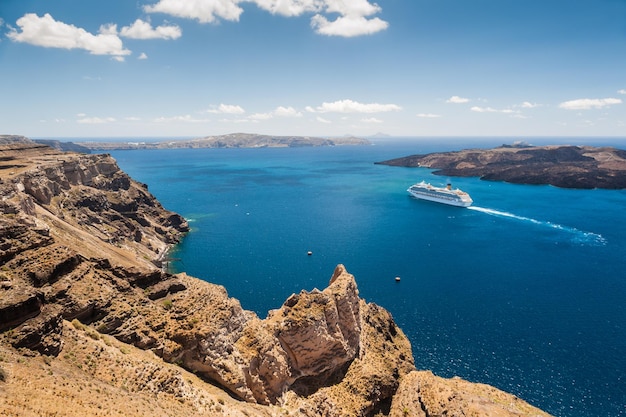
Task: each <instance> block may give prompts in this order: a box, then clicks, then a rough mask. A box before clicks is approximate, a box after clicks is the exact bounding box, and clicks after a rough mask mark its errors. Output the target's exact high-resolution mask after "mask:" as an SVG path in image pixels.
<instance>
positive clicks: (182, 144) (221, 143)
mask: <svg viewBox="0 0 626 417" xmlns="http://www.w3.org/2000/svg"><path fill="white" fill-rule="evenodd" d="M36 142H38V143H43V144H46V145H48V146H52V147H54V148H56V149H59V150H63V151H68V150H69V151H78V152H83V153H88V152H89V151H112V150H132V149H185V148H187V149H200V148H295V147H309V146H311V147H312V146H341V145H370V144H371V143H370V142H369V141H368V140H367V139H361V138H356V137H352V136H349V137H348V136H347V137H338V138H321V137H314V136H274V135H259V134H255V133H230V134H227V135H218V136H205V137H202V138H196V139H170V140H162V141H156V142H142V141H126V142H122V141H102V142H100V141H74V142H60V141H51V140H42V139H38V140H36Z"/></svg>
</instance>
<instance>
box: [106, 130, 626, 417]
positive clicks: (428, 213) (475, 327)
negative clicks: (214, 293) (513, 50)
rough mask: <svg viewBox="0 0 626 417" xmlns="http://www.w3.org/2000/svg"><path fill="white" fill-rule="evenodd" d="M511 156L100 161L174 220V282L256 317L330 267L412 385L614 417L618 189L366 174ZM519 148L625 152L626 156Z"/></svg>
mask: <svg viewBox="0 0 626 417" xmlns="http://www.w3.org/2000/svg"><path fill="white" fill-rule="evenodd" d="M511 142H512V139H511V140H507V139H504V140H503V139H489V138H488V139H484V138H433V139H426V138H415V139H410V138H401V139H400V138H386V139H379V140H375V141H374V144H373V145H372V146H359V147H352V146H341V147H324V148H280V149H269V148H263V149H203V150H197V149H196V150H184V149H181V150H150V151H147V150H144V151H116V152H113V153H112V154H113V156H114V157H115V158H116V159H117V161H118V163H119V165H120V167H121V168H122V169H124V170H125V171H126V172H128V173H129V174H130V175H131V176H133V177H134V178H135V179H137V180H139V181H141V182H144V183H147V184H148V185H149V190H150V191H151V192H152V193H153V194H154V195H155V196H156V197H157V198H158V199H159V200H160V201H161V202H162V203H163V205H164V206H165V207H166V208H168V209H170V210H173V211H176V212H178V213H180V214H182V215H183V216H184V217H185V218H186V219H188V220H189V222H190V225H191V227H192V229H191V232H190V233H189V234H188V235H187V236H186V237H185V239H184V240H183V242H182V243H181V244H180V245H179V246H178V247H176V248H175V249H174V250H173V251H172V254H171V256H172V257H173V258H176V259H177V260H176V261H175V262H174V263H173V268H174V269H175V270H176V271H185V272H187V273H188V274H190V275H193V276H196V277H198V278H201V279H203V280H207V281H210V282H214V283H218V284H222V285H224V286H225V287H226V289H227V290H228V292H229V295H230V296H232V297H236V298H238V299H239V300H240V301H241V304H242V306H243V307H244V308H246V309H248V310H253V311H255V312H256V313H257V314H258V315H259V316H260V317H265V316H266V314H267V312H268V311H269V310H271V309H275V308H278V307H280V305H281V304H282V302H283V301H284V300H285V299H286V298H287V297H289V295H290V294H292V293H295V292H300V291H301V290H302V289H305V290H312V289H313V288H319V289H322V288H324V287H326V285H327V284H328V280H329V279H330V277H331V275H332V273H333V270H334V268H335V266H336V265H337V264H340V263H341V264H344V265H345V266H346V268H347V269H348V271H349V272H351V273H352V274H353V275H354V276H355V277H356V280H357V284H358V286H359V291H360V295H361V297H363V298H364V299H365V300H367V301H368V302H373V303H376V304H379V305H381V306H383V307H385V308H386V309H387V310H389V311H390V312H391V313H392V315H393V317H394V319H395V321H396V322H397V323H398V325H399V326H400V327H401V328H402V329H403V331H404V332H405V333H406V335H407V336H408V338H409V339H410V340H411V343H412V346H413V354H414V356H415V362H416V366H417V368H418V369H430V370H432V371H433V372H434V373H435V374H437V375H440V376H444V377H452V376H460V377H462V378H464V379H467V380H470V381H474V382H482V383H487V384H491V385H494V386H496V387H498V388H500V389H502V390H505V391H508V392H511V393H513V394H515V395H517V396H519V397H520V398H522V399H524V400H526V401H528V402H530V403H531V404H533V405H535V406H537V407H540V408H542V409H543V410H545V411H547V412H549V413H551V414H553V415H555V416H572V417H574V416H575V417H582V416H590V417H591V416H594V417H595V416H620V415H626V308H625V306H624V302H625V301H626V216H625V209H626V191H625V190H568V189H560V188H556V187H552V186H529V185H514V184H507V183H501V182H488V181H482V180H480V179H479V178H448V177H441V176H437V175H434V174H433V173H432V171H431V170H429V169H425V168H399V167H389V166H384V165H376V164H374V162H376V161H382V160H386V159H390V158H396V157H401V156H407V155H412V154H418V153H429V152H435V151H447V150H459V149H463V148H470V147H481V148H488V147H492V146H497V145H500V144H502V143H511ZM530 142H532V143H533V144H547V143H571V144H593V145H613V146H617V147H620V148H622V149H626V139H622V140H620V139H611V138H607V139H598V138H594V139H585V138H572V139H567V138H557V139H554V138H552V139H541V138H535V139H532V140H530ZM421 180H426V181H428V182H431V183H433V184H434V185H443V184H445V183H446V182H447V181H448V180H451V181H452V183H453V186H454V187H455V188H456V187H459V188H461V189H462V190H464V191H467V192H468V193H470V194H471V196H472V198H473V199H474V206H473V207H471V208H467V209H463V208H457V207H450V206H445V205H441V204H438V203H432V202H427V201H421V200H416V199H413V198H411V197H410V196H409V195H408V193H407V192H406V189H407V188H408V186H410V185H411V184H413V183H415V182H418V181H421ZM309 251H311V252H312V255H308V254H307V253H308V252H309ZM395 277H400V278H401V280H400V281H399V282H396V280H395Z"/></svg>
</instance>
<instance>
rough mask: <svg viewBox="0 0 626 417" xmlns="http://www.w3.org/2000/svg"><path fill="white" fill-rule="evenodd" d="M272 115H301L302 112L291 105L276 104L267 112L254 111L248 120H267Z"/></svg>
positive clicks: (271, 117)
mask: <svg viewBox="0 0 626 417" xmlns="http://www.w3.org/2000/svg"><path fill="white" fill-rule="evenodd" d="M274 117H302V113H300V112H299V111H297V110H296V109H294V108H293V107H283V106H278V107H276V108H275V109H274V110H273V111H271V112H269V113H255V114H252V115H250V116H249V117H248V118H249V119H250V120H256V121H259V120H269V119H273V118H274Z"/></svg>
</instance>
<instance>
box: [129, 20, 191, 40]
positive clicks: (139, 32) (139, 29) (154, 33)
mask: <svg viewBox="0 0 626 417" xmlns="http://www.w3.org/2000/svg"><path fill="white" fill-rule="evenodd" d="M182 34H183V32H182V31H181V29H180V28H179V27H178V26H157V27H155V28H153V27H152V25H151V24H150V23H149V22H144V21H143V20H141V19H137V20H135V22H134V23H133V24H132V25H130V26H124V27H123V28H121V29H120V36H123V37H125V38H130V39H178V38H180V37H181V36H182Z"/></svg>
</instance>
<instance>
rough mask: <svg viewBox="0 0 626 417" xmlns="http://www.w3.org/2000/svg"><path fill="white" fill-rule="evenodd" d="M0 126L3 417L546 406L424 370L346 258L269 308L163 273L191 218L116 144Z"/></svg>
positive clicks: (441, 411) (495, 410) (513, 410)
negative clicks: (63, 144)
mask: <svg viewBox="0 0 626 417" xmlns="http://www.w3.org/2000/svg"><path fill="white" fill-rule="evenodd" d="M0 140H4V141H5V143H4V144H2V145H0V216H2V222H1V223H0V416H18V415H19V416H44V415H47V416H54V415H63V416H86V415H87V416H91V415H108V416H116V415H118V416H127V415H134V416H148V415H150V416H152V415H171V416H180V415H185V416H200V415H212V416H215V415H217V416H219V415H224V416H252V415H254V416H277V415H301V416H311V417H313V416H374V415H402V416H407V415H415V416H434V415H445V414H446V413H447V414H448V415H450V413H455V414H453V415H460V414H461V413H466V412H474V410H479V411H480V410H487V409H488V410H490V411H489V413H490V415H503V416H513V415H515V416H519V415H547V414H545V413H542V412H541V411H540V410H537V409H535V408H533V407H531V406H529V405H528V404H526V403H524V402H523V401H521V400H519V399H516V398H514V397H513V396H510V395H508V394H505V393H502V392H501V391H498V390H496V389H495V388H492V387H487V386H481V385H478V384H471V383H469V382H465V381H460V380H456V379H453V380H444V379H441V378H437V377H434V376H433V375H432V374H428V373H423V372H417V371H416V370H415V367H414V361H413V356H412V353H411V347H410V344H409V342H408V339H407V338H406V336H405V335H404V334H403V333H402V331H401V329H399V328H398V327H397V326H396V324H395V323H394V321H393V319H392V317H391V315H390V314H389V313H388V312H387V311H386V310H384V309H383V308H381V307H379V306H377V305H375V304H372V303H367V302H366V301H365V300H363V299H361V298H360V297H359V293H358V288H357V285H356V280H355V278H354V276H352V275H351V274H350V273H348V271H347V270H346V269H345V267H343V266H342V265H338V266H337V268H336V269H335V271H334V272H333V274H332V276H331V277H330V280H329V284H328V286H327V287H326V288H325V289H323V290H317V289H314V290H312V291H302V292H300V293H299V294H294V295H292V296H291V297H289V298H288V299H287V300H286V301H285V303H284V304H283V305H282V306H280V308H278V309H276V310H273V311H270V312H269V314H268V316H267V317H266V318H265V319H261V318H259V317H257V316H256V315H255V314H254V313H252V312H249V311H246V310H244V309H242V308H241V305H240V304H239V302H238V301H237V300H236V299H233V298H230V297H229V296H228V294H227V292H226V290H225V288H223V287H221V286H218V285H214V284H211V283H208V282H204V281H201V280H198V279H196V278H193V277H189V276H187V275H186V274H184V273H183V274H176V275H172V274H169V273H166V272H164V271H163V270H162V269H161V268H160V262H161V261H162V259H163V256H164V255H165V254H166V251H167V248H168V246H169V245H171V244H174V243H176V242H178V241H179V239H180V238H181V237H182V236H183V235H184V233H186V232H187V231H188V226H187V223H186V222H185V220H184V219H183V218H182V217H180V216H179V215H177V214H175V213H172V212H169V211H167V210H166V209H164V208H163V207H162V206H161V205H160V204H159V203H158V201H156V199H155V198H154V197H153V196H152V195H151V194H150V193H149V192H148V190H147V187H146V186H145V185H143V184H140V183H137V182H136V181H134V180H132V179H131V178H129V177H128V176H127V175H126V174H125V173H124V172H122V171H121V170H120V169H119V167H118V166H117V164H116V163H115V161H114V160H113V159H112V158H111V157H110V156H108V155H81V154H72V153H60V152H59V151H56V150H53V149H52V148H49V147H46V146H42V145H39V144H35V143H33V142H30V141H28V140H21V139H20V140H9V139H6V137H5V138H2V137H0ZM286 273H288V271H286ZM442 393H443V394H442ZM476 407H478V408H476Z"/></svg>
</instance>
